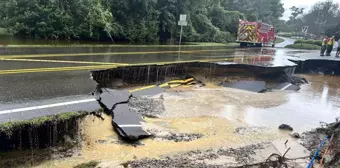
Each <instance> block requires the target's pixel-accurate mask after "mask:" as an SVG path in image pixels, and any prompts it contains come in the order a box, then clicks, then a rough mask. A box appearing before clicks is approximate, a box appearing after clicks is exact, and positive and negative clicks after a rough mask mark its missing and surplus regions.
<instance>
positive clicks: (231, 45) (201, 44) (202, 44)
mask: <svg viewBox="0 0 340 168" xmlns="http://www.w3.org/2000/svg"><path fill="white" fill-rule="evenodd" d="M8 47H117V48H119V47H124V48H126V47H131V48H133V47H136V48H153V47H161V48H171V47H178V45H160V44H151V45H129V44H56V45H53V44H52V45H34V44H33V45H20V44H19V45H8ZM182 47H229V48H236V47H239V44H238V43H214V42H187V43H184V44H183V45H182Z"/></svg>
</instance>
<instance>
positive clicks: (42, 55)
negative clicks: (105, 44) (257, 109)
mask: <svg viewBox="0 0 340 168" xmlns="http://www.w3.org/2000/svg"><path fill="white" fill-rule="evenodd" d="M230 50H231V49H216V50H187V51H143V52H108V53H66V54H39V55H36V54H29V55H0V59H11V58H39V57H75V56H110V55H144V54H177V53H183V54H191V53H200V52H221V51H230Z"/></svg>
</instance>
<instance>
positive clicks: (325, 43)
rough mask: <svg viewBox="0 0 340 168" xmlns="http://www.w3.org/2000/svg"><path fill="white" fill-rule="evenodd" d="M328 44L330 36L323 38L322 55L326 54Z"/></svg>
mask: <svg viewBox="0 0 340 168" xmlns="http://www.w3.org/2000/svg"><path fill="white" fill-rule="evenodd" d="M327 44H328V37H326V38H324V39H323V40H322V46H321V52H320V56H325V51H326V49H327Z"/></svg>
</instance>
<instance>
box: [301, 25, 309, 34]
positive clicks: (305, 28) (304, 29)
mask: <svg viewBox="0 0 340 168" xmlns="http://www.w3.org/2000/svg"><path fill="white" fill-rule="evenodd" d="M307 32H308V26H302V33H304V34H307Z"/></svg>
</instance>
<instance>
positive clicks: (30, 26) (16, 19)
mask: <svg viewBox="0 0 340 168" xmlns="http://www.w3.org/2000/svg"><path fill="white" fill-rule="evenodd" d="M0 7H1V8H2V9H3V10H1V11H0V18H1V19H2V26H4V27H5V28H8V29H9V30H10V33H12V34H14V35H18V36H30V37H34V38H46V39H89V40H110V41H127V42H130V43H158V42H161V43H175V42H176V41H177V40H178V39H179V32H180V31H179V26H177V21H178V19H179V16H180V14H187V19H188V20H187V21H188V26H187V27H185V28H184V35H183V40H184V41H218V42H226V41H234V39H235V36H236V31H237V26H238V20H239V19H246V20H249V21H258V20H262V21H264V22H268V23H277V22H278V19H279V18H280V17H281V16H282V14H283V12H284V10H283V7H282V3H281V1H280V0H253V1H250V0H237V1H236V0H3V1H0Z"/></svg>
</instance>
